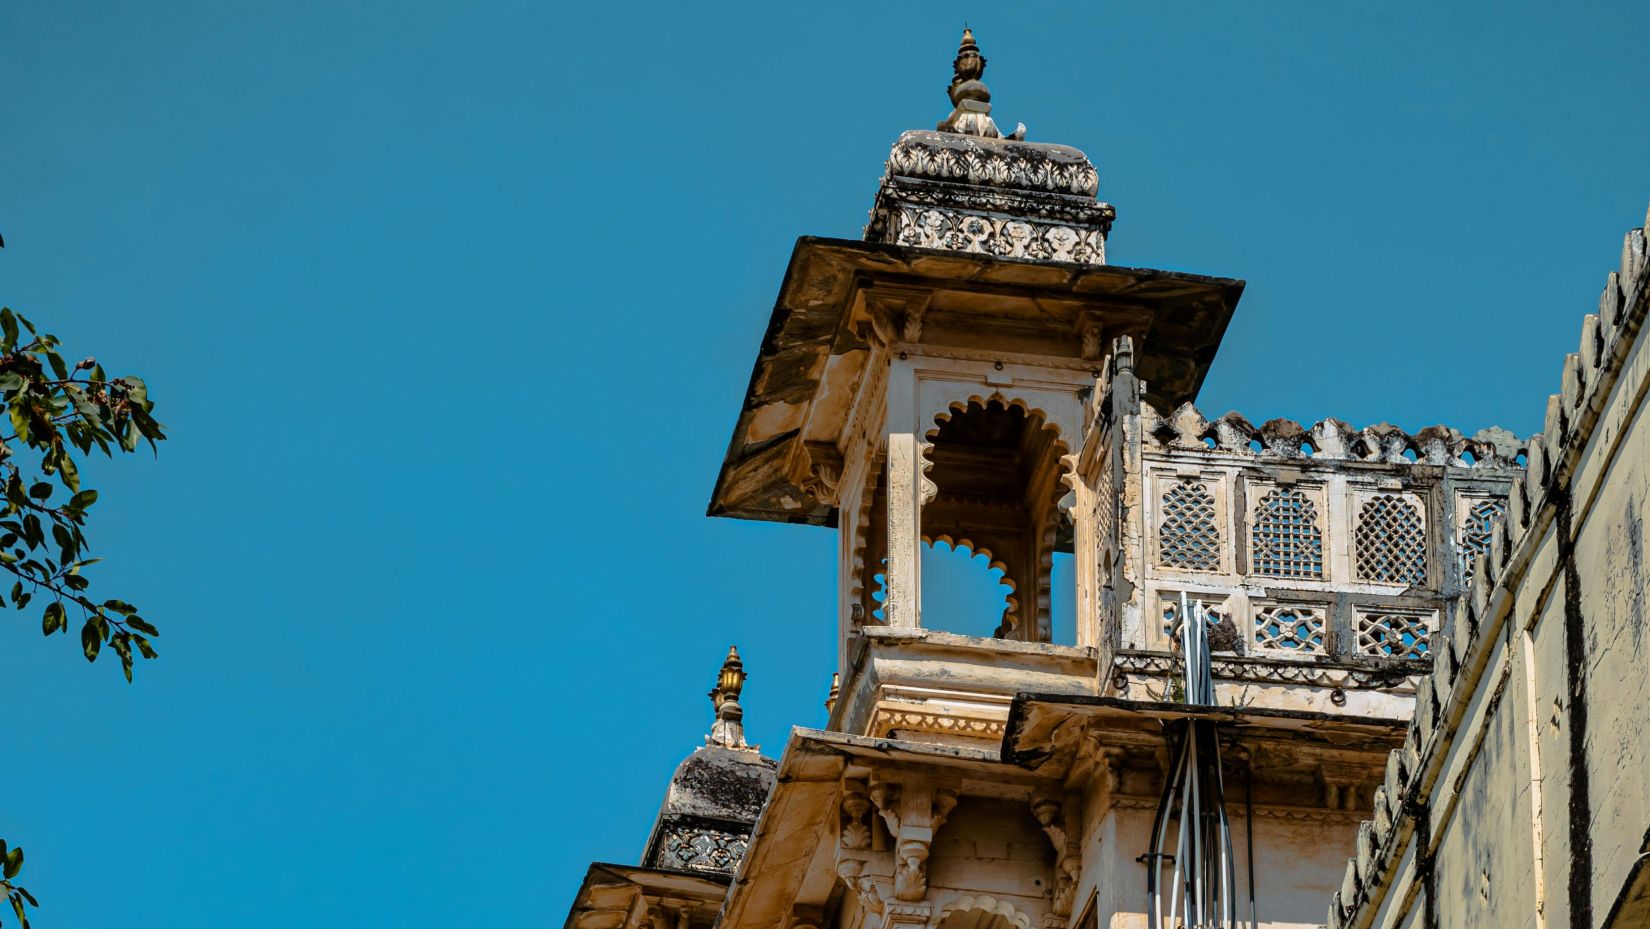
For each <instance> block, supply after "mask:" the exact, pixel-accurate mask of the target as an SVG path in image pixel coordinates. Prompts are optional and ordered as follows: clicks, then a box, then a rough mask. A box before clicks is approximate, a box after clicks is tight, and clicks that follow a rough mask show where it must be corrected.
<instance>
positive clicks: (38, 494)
mask: <svg viewBox="0 0 1650 929" xmlns="http://www.w3.org/2000/svg"><path fill="white" fill-rule="evenodd" d="M51 495H52V485H50V484H48V483H46V482H45V481H39V482H37V483H36V484H35V485H34V486H33V487H30V488H29V496H31V497H33V498H35V499H36V500H44V499H46V498H47V497H50V496H51Z"/></svg>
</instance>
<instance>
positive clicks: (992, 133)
mask: <svg viewBox="0 0 1650 929" xmlns="http://www.w3.org/2000/svg"><path fill="white" fill-rule="evenodd" d="M984 74H985V56H984V55H981V54H980V46H979V44H978V43H976V42H975V41H974V30H972V29H970V28H968V27H967V26H966V25H965V26H964V27H963V34H962V43H961V44H960V45H958V46H957V57H956V58H955V59H954V60H953V61H952V62H951V86H950V87H948V88H946V94H947V95H948V96H949V97H950V98H951V105H952V106H953V107H954V108H955V109H953V110H952V111H951V115H950V116H947V117H946V118H945V121H944V122H942V123H940V124H939V126H938V127H937V128H938V129H939V131H940V132H955V133H958V134H960V135H973V136H980V137H982V138H987V139H1000V138H1002V137H1003V134H1002V132H1000V131H999V130H998V129H997V124H996V123H995V122H993V121H992V119H991V90H990V88H988V87H986V86H985V84H983V83H981V82H980V77H981V76H982V75H984ZM1025 134H1026V133H1025V127H1024V126H1020V127H1019V128H1017V129H1015V131H1014V133H1013V134H1012V135H1010V136H1009V137H1008V138H1011V139H1023V138H1025Z"/></svg>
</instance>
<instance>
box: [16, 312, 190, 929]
mask: <svg viewBox="0 0 1650 929" xmlns="http://www.w3.org/2000/svg"><path fill="white" fill-rule="evenodd" d="M0 403H3V404H4V407H5V416H4V418H0V568H4V569H5V570H6V571H9V572H10V573H11V575H12V584H11V590H10V591H9V592H8V591H6V590H5V589H4V586H3V584H0V606H5V605H9V606H11V607H13V608H14V609H17V610H26V609H28V608H29V607H30V604H31V603H33V602H34V601H35V600H36V599H37V598H38V600H39V601H40V603H39V605H40V607H41V611H40V628H41V631H42V632H43V633H44V634H45V635H46V636H48V637H49V636H51V635H52V634H53V633H62V634H64V635H67V634H68V632H69V629H70V627H71V626H75V625H78V626H79V627H80V650H81V653H82V654H84V655H85V656H86V660H87V661H96V660H97V657H98V655H100V654H102V652H103V649H104V647H105V646H107V647H108V649H109V650H110V651H112V652H114V653H115V654H116V655H117V656H119V658H120V668H121V671H122V673H124V674H125V675H126V680H127V681H128V682H130V681H131V680H132V656H133V654H134V653H135V654H137V655H141V656H142V657H143V658H145V659H148V658H153V657H155V649H154V646H153V645H151V644H150V641H149V640H150V639H151V638H153V637H155V636H158V635H159V634H160V633H159V631H158V630H157V629H155V627H154V626H153V625H151V624H150V623H149V621H148V620H146V619H144V618H143V617H142V616H141V615H139V613H138V609H137V607H135V606H133V605H132V604H130V603H127V602H126V601H124V600H113V599H107V600H96V599H94V598H93V597H92V596H91V595H90V594H89V593H88V591H89V589H90V587H91V582H90V581H89V580H87V578H86V575H85V573H84V572H85V569H86V568H88V567H90V566H91V565H93V564H96V563H97V561H98V559H96V558H88V557H86V553H87V551H88V548H89V547H88V545H87V544H86V536H85V534H84V528H85V525H86V515H87V512H88V511H89V510H90V509H91V507H92V505H93V504H95V503H96V502H97V491H95V490H92V489H91V488H88V487H82V486H81V484H80V467H79V464H78V463H77V461H76V459H77V458H78V459H81V460H84V458H85V457H87V456H90V455H91V454H92V452H93V450H94V449H95V450H97V451H99V452H102V453H103V454H104V456H106V457H110V458H113V457H114V455H115V452H116V451H119V452H121V453H131V452H134V451H136V450H137V448H138V446H139V445H140V444H144V443H147V444H148V446H149V448H150V449H151V450H152V451H153V450H156V446H155V443H156V442H160V441H162V440H164V439H165V438H166V435H165V433H164V432H163V431H162V429H161V425H160V423H158V422H156V421H155V419H154V416H153V415H151V411H152V410H153V409H154V403H153V402H152V401H151V400H150V399H149V391H148V388H147V387H145V386H144V383H143V381H141V380H139V379H138V378H135V377H117V378H109V377H107V376H105V374H104V372H103V367H102V366H101V365H99V364H98V363H97V360H96V359H94V358H87V359H85V360H83V361H80V362H77V363H76V364H74V365H73V366H70V365H69V363H68V362H66V361H65V360H64V359H63V356H62V354H61V353H60V352H59V342H58V340H57V337H55V336H52V335H49V334H43V333H41V332H39V331H38V330H36V329H35V327H34V326H33V325H32V324H31V323H30V322H29V321H28V320H27V319H24V318H23V317H22V316H19V315H17V314H15V313H13V312H12V311H11V310H10V309H0ZM59 485H61V488H62V490H61V492H60V491H59ZM54 498H55V499H54ZM0 576H3V575H0ZM22 867H23V849H22V848H21V847H12V848H10V849H8V848H7V847H6V843H5V842H4V841H0V874H3V877H0V892H3V893H5V895H6V899H7V900H8V901H10V903H11V906H12V911H13V912H14V913H16V914H17V920H18V923H19V924H20V925H21V926H22V929H28V926H29V919H28V915H27V913H26V911H25V910H24V905H25V904H27V905H28V906H39V904H38V903H36V902H35V899H34V897H33V896H32V895H30V894H29V892H28V891H27V890H24V889H23V888H22V887H20V886H18V885H16V884H14V883H12V881H13V879H14V878H16V877H17V874H18V872H19V871H20V870H22Z"/></svg>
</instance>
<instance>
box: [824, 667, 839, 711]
mask: <svg viewBox="0 0 1650 929" xmlns="http://www.w3.org/2000/svg"><path fill="white" fill-rule="evenodd" d="M841 694H842V672H840V671H832V672H831V692H830V693H828V694H826V695H825V712H827V713H829V712H831V711H832V710H834V709H836V698H837V697H838V696H840V695H841Z"/></svg>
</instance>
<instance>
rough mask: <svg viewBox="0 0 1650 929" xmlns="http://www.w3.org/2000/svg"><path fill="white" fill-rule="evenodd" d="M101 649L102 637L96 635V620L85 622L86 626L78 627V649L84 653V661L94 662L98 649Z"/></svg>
mask: <svg viewBox="0 0 1650 929" xmlns="http://www.w3.org/2000/svg"><path fill="white" fill-rule="evenodd" d="M102 647H103V636H101V635H99V634H98V631H97V620H95V619H88V620H86V625H84V626H81V627H80V649H81V651H84V652H85V653H86V660H87V661H96V660H97V652H98V649H100V648H102Z"/></svg>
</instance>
